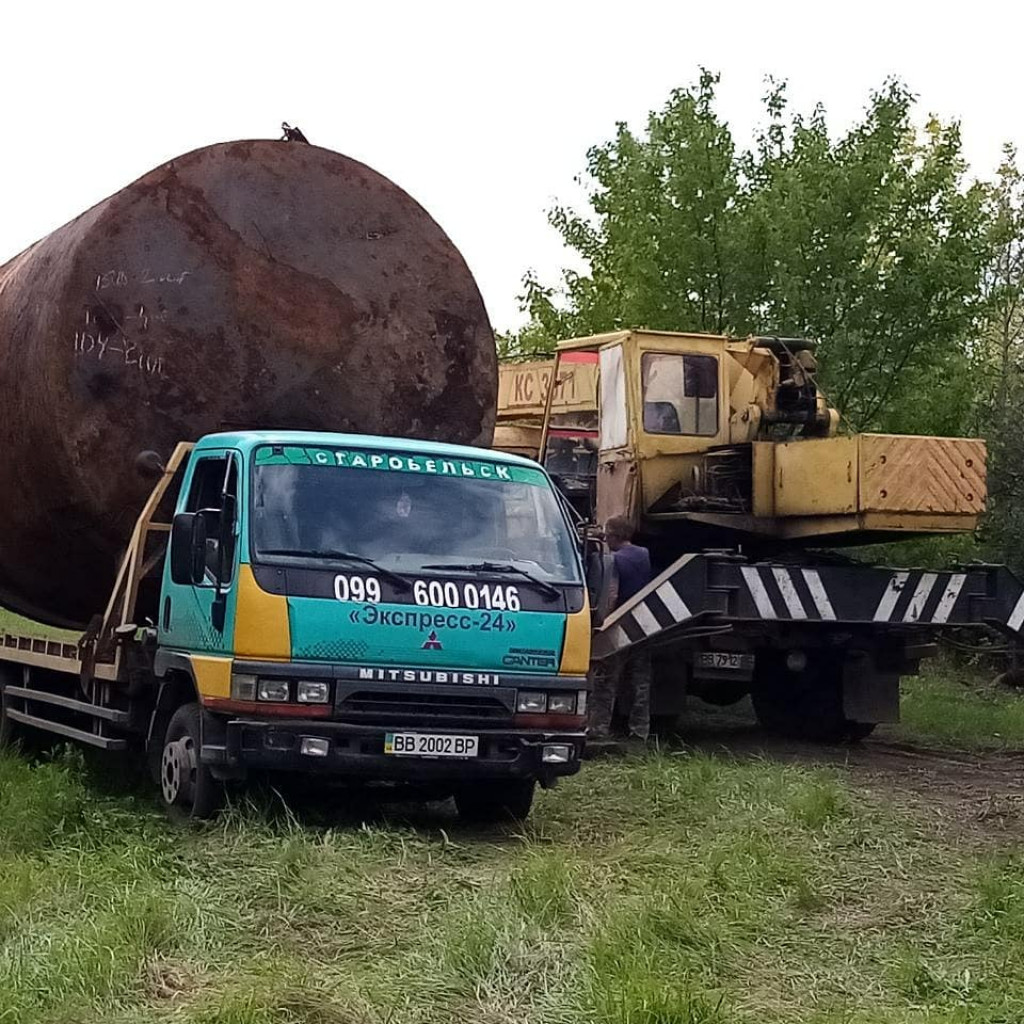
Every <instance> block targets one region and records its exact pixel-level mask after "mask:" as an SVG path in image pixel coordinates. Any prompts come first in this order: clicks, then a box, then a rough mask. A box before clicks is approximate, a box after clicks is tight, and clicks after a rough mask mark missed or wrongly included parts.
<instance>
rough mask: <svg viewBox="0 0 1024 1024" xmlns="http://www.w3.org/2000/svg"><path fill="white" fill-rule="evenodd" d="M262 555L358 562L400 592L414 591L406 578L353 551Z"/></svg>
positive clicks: (274, 551) (290, 550)
mask: <svg viewBox="0 0 1024 1024" xmlns="http://www.w3.org/2000/svg"><path fill="white" fill-rule="evenodd" d="M259 553H260V554H261V555H289V556H292V557H295V558H329V559H330V560H331V561H337V562H358V563H359V564H360V565H368V566H369V567H370V568H371V569H373V571H374V572H376V573H378V574H379V575H381V576H383V577H384V579H386V580H390V581H391V582H392V583H393V584H394V585H395V586H396V587H398V588H399V590H412V584H411V583H410V582H409V581H408V580H407V579H406V578H405V577H404V576H401V575H399V574H398V573H397V572H394V571H393V570H391V569H385V568H384V566H382V565H378V564H377V563H376V562H375V561H374V560H373V559H372V558H367V557H366V556H365V555H357V554H356V553H355V552H353V551H335V550H334V549H333V548H319V549H317V550H316V551H306V550H304V549H302V548H261V549H260V552H259Z"/></svg>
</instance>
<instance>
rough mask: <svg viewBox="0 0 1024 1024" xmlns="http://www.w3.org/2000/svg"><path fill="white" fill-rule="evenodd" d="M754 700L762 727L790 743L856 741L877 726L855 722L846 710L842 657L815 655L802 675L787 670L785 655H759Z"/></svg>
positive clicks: (753, 690) (755, 711)
mask: <svg viewBox="0 0 1024 1024" xmlns="http://www.w3.org/2000/svg"><path fill="white" fill-rule="evenodd" d="M757 662H758V663H757V669H756V670H755V675H754V686H753V689H752V690H751V694H750V697H751V702H752V703H753V705H754V713H755V714H756V715H757V721H758V724H759V725H760V726H761V727H762V728H763V729H765V730H766V731H768V732H772V733H776V734H777V735H779V736H785V737H786V738H788V739H794V740H808V741H811V742H817V743H841V742H843V741H844V740H845V741H850V742H857V741H859V740H862V739H865V738H866V737H867V736H869V735H870V734H871V732H872V731H873V730H874V728H875V724H874V723H873V722H853V721H850V720H849V719H848V718H847V717H846V716H845V714H844V712H843V682H842V680H843V675H842V659H841V657H836V656H832V657H830V656H828V655H824V654H818V655H812V656H811V659H810V660H809V662H808V665H807V668H806V669H805V670H804V671H803V672H790V671H789V670H788V669H787V668H786V663H785V652H778V651H769V652H763V653H759V654H758V659H757Z"/></svg>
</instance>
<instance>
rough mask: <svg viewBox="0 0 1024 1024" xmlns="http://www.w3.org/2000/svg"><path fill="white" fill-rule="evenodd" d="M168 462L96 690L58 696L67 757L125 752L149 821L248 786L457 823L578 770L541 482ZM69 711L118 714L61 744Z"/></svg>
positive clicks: (408, 460) (523, 809) (566, 620)
mask: <svg viewBox="0 0 1024 1024" xmlns="http://www.w3.org/2000/svg"><path fill="white" fill-rule="evenodd" d="M179 447H181V448H184V446H179ZM172 462H173V464H171V463H169V464H168V467H167V469H166V470H165V471H164V472H163V477H162V480H161V484H160V486H159V487H158V488H157V491H159V492H160V493H156V492H155V493H154V497H153V498H152V499H151V501H150V504H149V506H147V510H146V512H145V513H144V515H143V517H142V518H141V519H140V523H139V526H138V527H137V530H136V539H135V541H134V542H133V550H132V552H130V553H129V558H128V559H127V560H126V567H125V569H124V570H123V572H122V576H121V579H120V581H119V588H120V590H119V593H120V595H121V596H120V597H119V596H118V594H115V596H114V597H113V598H112V601H111V605H110V607H109V608H108V610H107V615H106V618H105V622H104V624H103V625H102V626H100V627H99V628H98V629H96V630H94V631H93V634H92V635H91V636H87V637H86V638H85V643H84V645H83V649H84V650H85V651H86V652H87V653H86V654H84V655H82V656H81V663H80V664H76V665H74V666H69V669H71V670H73V672H74V674H75V675H76V676H77V677H78V678H82V677H83V674H84V675H89V676H92V677H93V679H94V681H95V683H96V685H95V686H94V687H93V688H92V689H91V690H90V697H89V699H88V700H87V701H84V702H83V701H81V700H80V699H78V697H74V698H72V697H71V696H70V691H69V692H68V693H66V694H65V695H64V697H63V698H62V704H61V706H60V716H59V719H60V722H61V723H62V724H63V727H64V733H63V734H64V735H69V733H68V731H67V730H68V728H71V730H72V732H76V731H77V732H79V733H81V735H74V736H71V738H76V739H82V738H83V737H84V738H85V740H86V742H89V739H88V734H89V733H92V734H95V735H96V736H98V737H102V738H103V743H100V742H98V741H97V742H96V744H95V745H104V744H106V745H107V746H108V748H109V747H110V744H117V743H118V742H120V741H119V740H118V739H117V738H116V737H117V736H118V734H119V733H121V732H124V733H131V732H134V733H135V734H136V739H138V737H139V734H141V735H142V736H143V737H144V739H145V747H146V750H147V752H148V755H149V759H150V764H151V767H152V768H153V769H154V771H155V772H156V773H157V774H158V776H159V780H160V787H161V793H162V795H163V798H164V800H165V802H166V803H167V804H168V805H169V806H170V807H172V808H175V809H176V810H177V811H180V812H182V813H184V814H186V815H189V816H197V817H203V816H208V815H209V814H211V813H213V812H214V811H215V809H216V807H217V804H218V801H219V797H220V791H221V784H222V783H223V782H225V781H227V780H231V779H244V778H246V777H247V776H248V775H250V774H251V773H253V772H265V771H270V772H278V771H284V772H298V773H308V774H310V775H317V776H334V777H337V778H348V779H356V780H363V781H372V782H409V783H417V784H423V785H424V786H429V787H430V789H431V791H432V792H433V793H434V794H453V795H454V796H455V797H456V802H457V805H458V807H459V810H460V812H461V813H462V814H463V815H464V816H467V817H470V818H476V819H486V818H494V817H506V816H509V815H511V816H515V817H522V816H524V815H525V814H526V813H527V812H528V810H529V807H530V802H531V800H532V796H533V792H534V788H535V785H536V783H538V782H539V783H540V784H542V785H545V786H547V785H551V784H552V783H553V782H554V781H555V780H556V779H557V778H558V777H559V776H562V775H568V774H571V773H573V772H576V771H578V769H579V763H580V755H581V751H582V746H583V737H584V723H585V715H586V709H587V691H588V684H587V668H588V663H589V654H590V650H589V644H590V629H591V622H590V610H589V602H588V594H587V588H586V585H585V581H584V575H583V567H582V559H581V554H580V551H579V541H578V538H577V536H576V534H575V531H574V529H573V527H572V525H571V521H570V518H569V515H568V510H567V507H566V505H565V503H564V501H563V500H562V499H561V498H560V497H559V496H558V494H557V492H556V490H555V488H554V486H553V485H552V482H551V480H550V478H549V477H548V475H547V473H546V472H545V471H544V470H543V469H542V468H541V467H539V466H538V465H537V464H536V463H533V462H530V461H529V460H527V459H524V458H519V457H517V456H515V455H509V454H503V453H497V452H494V451H486V450H482V449H476V448H468V447H461V446H452V445H444V444H438V443H433V442H421V441H409V440H398V439H394V438H384V437H373V436H364V435H344V434H327V433H305V432H266V431H263V432H257V431H248V432H238V433H225V434H216V435H210V436H207V437H204V438H203V439H202V440H200V441H199V442H198V443H197V444H195V445H194V446H193V447H192V448H191V450H190V451H188V452H181V453H179V457H178V458H176V459H175V460H172ZM161 488H162V490H161ZM172 507H173V514H172V516H170V517H169V518H170V522H169V523H160V522H157V519H158V518H159V509H161V508H164V509H165V510H166V511H167V512H171V509H172ZM165 518H168V517H166V516H165ZM168 532H169V542H168ZM161 538H162V539H163V542H164V543H165V544H166V554H165V555H163V556H162V557H161V554H160V541H161ZM154 541H156V551H155V553H154V552H153V551H151V548H152V547H153V542H154ZM112 612H113V613H112ZM147 618H148V619H150V620H151V622H152V625H151V626H150V627H146V628H141V629H140V628H139V624H140V623H141V622H143V621H144V620H145V619H147ZM90 651H91V654H89V653H88V652H90ZM69 674H70V672H69ZM78 678H76V679H75V680H74V681H75V682H76V683H77V682H78ZM46 679H47V682H48V684H49V685H48V687H47V689H50V690H52V689H53V676H52V674H51V673H46ZM6 691H7V692H6V693H5V703H4V708H5V714H6V717H7V720H8V722H9V723H11V724H15V725H17V724H19V723H21V724H25V725H33V726H36V727H42V728H45V727H46V726H45V722H44V717H45V712H46V709H47V708H48V707H52V706H53V702H52V701H47V699H46V698H40V697H38V696H33V695H32V694H38V693H39V692H41V691H40V690H39V689H38V688H36V689H32V688H31V687H30V686H29V685H28V684H26V685H25V686H17V685H15V686H8V687H7V688H6ZM69 700H70V704H69V703H68V701H69ZM86 703H88V704H89V705H98V704H106V705H108V706H109V707H112V708H116V709H117V713H116V714H115V715H114V717H113V718H112V717H111V715H110V714H107V715H106V716H104V715H102V714H97V715H95V718H96V719H98V723H99V724H98V726H97V727H95V728H92V729H79V728H78V725H77V724H75V725H70V724H69V718H68V714H69V713H71V712H75V713H81V714H86V715H88V714H89V709H88V708H86V707H85V706H84V705H85V704H86ZM71 705H76V706H75V707H72V706H71ZM118 727H121V728H120V729H119V728H118ZM126 742H127V743H128V745H129V746H131V739H130V737H128V738H126Z"/></svg>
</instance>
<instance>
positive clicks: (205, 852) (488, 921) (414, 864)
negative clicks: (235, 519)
mask: <svg viewBox="0 0 1024 1024" xmlns="http://www.w3.org/2000/svg"><path fill="white" fill-rule="evenodd" d="M92 765H93V762H92V761H91V760H90V761H88V762H87V761H86V760H84V759H83V758H82V757H81V755H79V754H77V753H74V752H72V753H64V754H62V755H59V756H57V757H56V758H55V759H53V760H50V761H44V762H38V763H28V762H26V761H23V760H21V759H19V758H16V757H14V756H11V755H7V756H0V1022H3V1024H22V1022H25V1024H36V1022H44V1021H45V1022H66V1024H71V1022H89V1021H115V1022H122V1024H128V1022H168V1024H171V1022H185V1021H189V1022H191V1021H197V1022H206V1024H307V1022H308V1024H355V1022H383V1021H387V1022H392V1024H403V1022H433V1021H437V1022H442V1021H444V1022H447V1021H465V1022H470V1021H473V1022H475V1021H483V1022H494V1024H498V1022H524V1024H525V1022H531V1024H532V1022H551V1024H569V1022H573V1021H587V1022H591V1021H592V1022H597V1024H697V1022H700V1024H733V1022H746V1021H750V1022H759V1024H760V1022H796V1021H812V1022H825V1021H835V1022H839V1021H843V1022H859V1024H868V1022H883V1021H884V1022H894V1021H895V1022H914V1024H918V1022H921V1024H924V1022H926V1021H927V1022H934V1021H944V1022H953V1021H956V1022H963V1024H973V1022H982V1021H985V1022H992V1024H995V1022H997V1021H1000V1022H1003V1021H1016V1020H1021V1019H1024V958H1021V957H1020V956H1019V952H1020V948H1021V945H1020V944H1021V942H1022V941H1024V858H1022V857H1020V856H1017V855H1014V854H1013V853H1012V852H1009V853H1007V852H1006V851H1004V850H1001V849H1000V848H999V847H998V846H997V845H992V844H988V843H977V842H973V841H971V842H968V841H966V840H964V839H958V838H957V837H956V836H955V835H953V834H951V833H950V829H949V826H948V825H947V826H946V827H945V828H944V829H938V828H935V827H934V826H933V823H932V822H931V820H930V819H929V818H928V817H921V816H920V815H921V812H920V811H915V810H913V809H912V808H901V807H900V806H899V805H897V804H891V803H890V802H889V801H888V800H887V799H882V798H879V797H877V796H876V797H874V798H869V797H868V796H867V795H866V794H865V793H862V792H859V791H858V790H857V789H856V788H854V787H853V786H852V784H851V783H850V782H849V781H847V780H845V779H844V777H843V776H842V775H841V774H840V773H838V772H836V771H833V770H826V769H808V768H804V767H800V766H797V765H781V764H775V763H772V762H769V761H764V760H757V759H754V760H746V761H743V760H735V759H731V758H728V757H724V756H723V757H722V758H717V757H713V756H709V755H705V754H688V753H682V752H679V753H673V754H662V755H654V756H651V757H650V758H648V759H645V760H643V761H639V760H631V761H624V762H598V763H593V764H589V765H587V766H586V768H585V770H584V772H583V773H581V775H579V776H577V777H576V778H574V779H571V780H567V781H566V782H564V783H563V784H562V785H561V786H559V787H558V788H557V789H556V790H554V791H551V792H548V793H545V794H543V795H542V796H541V797H540V799H539V801H538V806H537V808H536V810H535V815H534V818H533V819H532V820H531V822H530V823H529V824H528V826H526V827H525V828H523V829H521V830H518V831H515V830H513V831H506V832H497V833H479V832H472V831H468V830H466V829H465V828H463V827H461V826H460V825H459V823H458V822H457V820H456V819H455V817H454V815H453V813H452V812H451V810H450V809H446V808H443V807H442V808H438V807H434V808H430V809H418V808H411V809H410V808H405V807H399V808H393V809H392V810H391V811H390V812H387V811H382V810H381V809H380V808H374V807H373V806H372V805H371V807H370V809H369V813H368V814H362V813H358V812H356V811H354V810H351V809H350V810H345V809H344V807H343V806H341V805H342V804H343V801H341V800H340V798H337V797H335V798H334V803H335V807H334V808H332V807H331V806H330V804H331V801H330V800H329V799H327V800H325V802H324V805H323V806H322V807H321V808H320V809H319V810H318V811H315V812H314V811H306V812H305V815H304V817H303V818H301V819H297V818H296V817H295V816H294V815H293V814H291V813H289V812H286V811H285V810H283V809H282V807H281V804H280V802H279V801H278V800H277V798H276V797H274V796H273V794H270V795H267V796H263V797H258V796H257V797H253V798H252V800H251V801H250V802H248V803H246V804H245V805H243V806H240V807H238V806H236V807H234V808H232V809H230V810H229V812H228V813H227V814H226V816H225V817H223V818H222V819H221V820H219V821H218V822H217V823H215V824H213V825H211V826H209V827H206V828H203V829H199V830H194V831H180V830H177V829H175V828H174V827H172V826H171V825H169V824H168V823H167V822H166V821H165V820H164V818H163V816H162V815H161V814H160V812H159V811H158V810H157V809H156V808H155V806H154V805H153V804H152V803H150V802H149V800H148V797H147V795H146V793H145V792H144V791H139V792H134V791H125V790H124V789H117V788H114V789H111V784H110V783H109V782H107V781H105V780H104V779H103V778H101V777H98V776H97V775H96V769H95V767H92ZM364 809H365V808H364Z"/></svg>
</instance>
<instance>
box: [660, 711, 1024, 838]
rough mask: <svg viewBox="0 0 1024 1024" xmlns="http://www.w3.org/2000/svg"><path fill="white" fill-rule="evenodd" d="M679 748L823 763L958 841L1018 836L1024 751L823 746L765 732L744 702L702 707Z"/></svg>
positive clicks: (1022, 828) (880, 743)
mask: <svg viewBox="0 0 1024 1024" xmlns="http://www.w3.org/2000/svg"><path fill="white" fill-rule="evenodd" d="M677 742H678V744H679V746H680V747H682V748H689V749H694V748H696V749H698V750H703V751H705V752H707V753H715V754H718V755H726V756H732V757H738V758H765V759H767V760H770V761H779V762H782V763H787V764H792V763H800V764H808V765H823V766H829V767H832V768H835V769H837V770H838V771H839V772H840V774H841V775H842V776H843V777H844V778H845V779H846V781H847V782H848V783H849V784H850V785H852V786H854V787H855V788H857V789H860V790H862V791H863V792H865V793H866V794H867V795H869V796H870V797H873V798H875V799H877V800H879V801H880V802H882V803H885V804H894V803H895V804H901V805H903V806H906V807H908V808H911V809H913V810H915V811H917V812H918V813H920V814H921V816H922V817H923V818H924V819H926V820H929V821H930V822H931V823H932V824H933V825H934V826H935V827H937V828H939V829H943V830H947V829H952V830H954V831H955V832H957V833H959V834H960V835H961V836H962V837H963V838H964V839H968V840H969V839H974V840H976V841H980V842H986V841H988V842H997V843H1005V842H1006V841H1007V840H1009V839H1016V838H1020V839H1021V840H1024V751H999V752H988V753H967V752H961V751H953V750H943V749H938V748H930V747H925V746H917V745H910V744H907V743H901V742H892V741H889V740H887V739H886V738H885V731H884V727H880V729H879V734H878V735H876V736H873V737H871V738H870V739H868V740H865V741H864V742H862V743H858V744H850V745H842V746H822V745H816V744H811V743H798V742H793V741H789V740H781V739H776V738H774V737H771V736H769V735H767V734H766V733H764V732H763V731H762V730H761V729H759V728H758V727H757V725H756V724H755V723H754V721H753V715H752V714H751V713H750V712H749V711H748V710H747V709H746V708H745V707H744V706H743V705H740V706H738V707H737V708H736V709H732V708H730V709H727V710H724V711H718V710H715V709H704V708H702V709H701V711H700V712H699V713H698V714H697V715H695V716H694V720H693V721H692V722H691V724H689V725H688V726H686V727H684V729H683V730H682V732H681V734H680V736H679V739H678V741H677Z"/></svg>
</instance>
